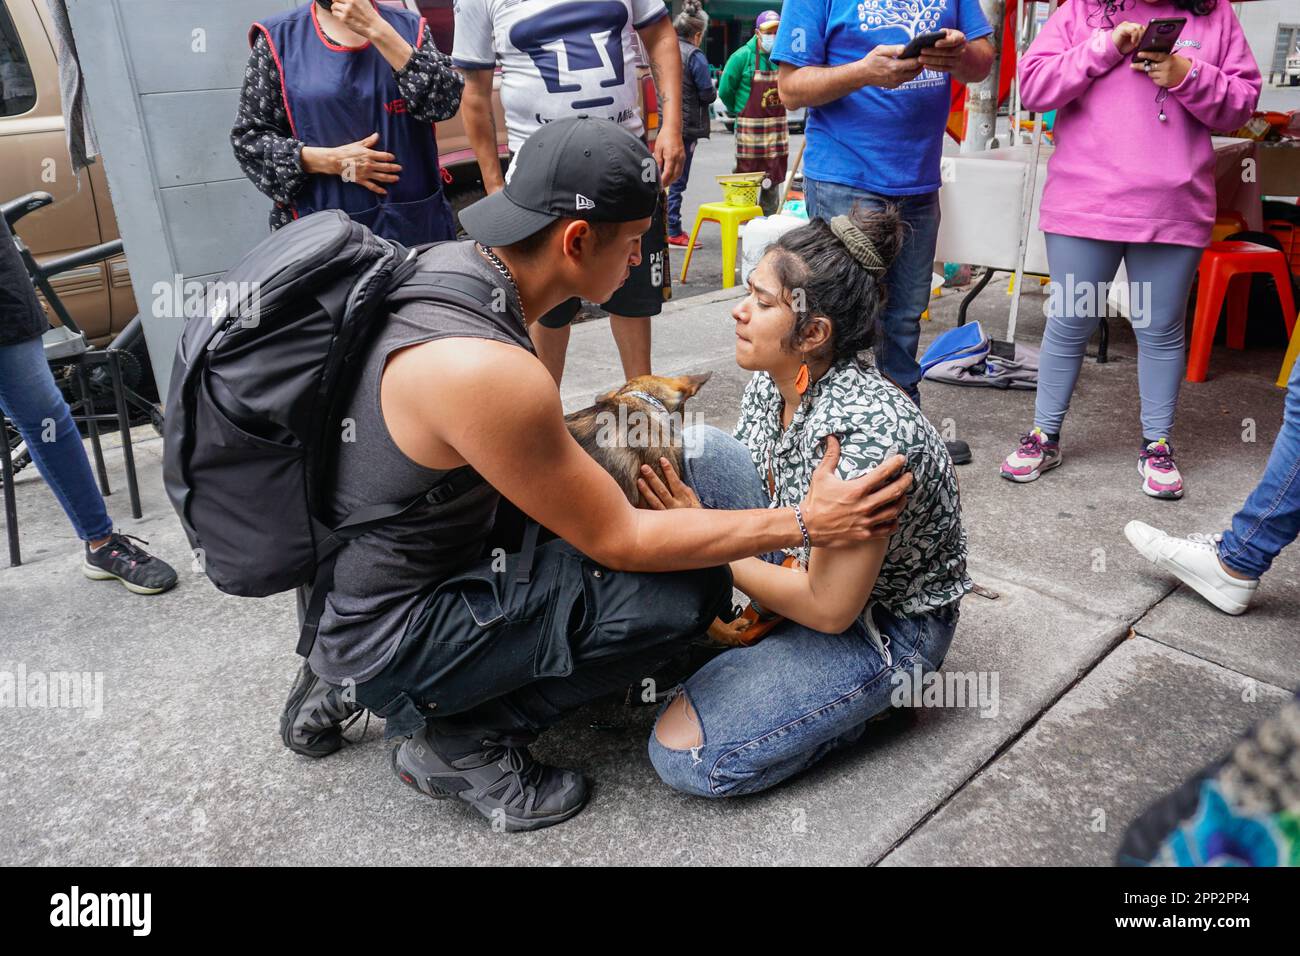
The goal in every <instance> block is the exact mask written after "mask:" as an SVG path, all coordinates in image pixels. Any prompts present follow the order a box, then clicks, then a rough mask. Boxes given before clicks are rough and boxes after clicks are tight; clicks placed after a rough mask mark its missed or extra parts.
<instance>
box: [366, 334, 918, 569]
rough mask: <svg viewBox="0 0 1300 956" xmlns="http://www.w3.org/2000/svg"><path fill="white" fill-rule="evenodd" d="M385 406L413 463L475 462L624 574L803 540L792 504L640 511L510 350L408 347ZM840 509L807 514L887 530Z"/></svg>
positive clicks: (542, 373) (532, 510)
mask: <svg viewBox="0 0 1300 956" xmlns="http://www.w3.org/2000/svg"><path fill="white" fill-rule="evenodd" d="M383 404H384V418H385V421H387V422H388V425H389V431H390V432H391V433H392V434H393V438H394V441H396V442H397V444H398V447H400V448H401V449H402V450H403V452H405V453H406V454H407V455H408V456H410V457H411V458H413V459H414V460H415V461H418V462H420V463H421V464H424V465H426V466H427V467H431V468H447V467H454V466H455V465H456V464H459V463H460V461H463V462H465V463H467V464H470V465H472V466H473V467H474V468H475V470H476V471H478V473H479V474H481V475H482V476H483V478H484V479H485V480H487V481H488V482H489V483H490V484H491V485H492V486H493V487H495V488H496V489H497V490H498V491H500V492H501V494H502V495H504V496H505V497H507V498H509V499H510V500H511V501H512V502H514V504H515V505H517V506H518V507H519V508H520V510H522V511H523V512H524V513H526V514H528V515H529V516H530V517H532V518H533V519H534V520H536V521H538V522H540V523H541V524H543V525H545V526H546V527H548V528H550V529H551V530H552V531H554V532H555V533H556V534H558V535H560V536H561V537H562V538H564V539H565V540H566V541H568V542H569V543H570V544H572V545H573V546H574V547H576V548H578V549H579V550H580V551H582V552H583V553H584V554H587V555H589V556H590V557H592V558H594V559H595V560H597V561H599V562H601V563H602V564H605V565H608V566H609V567H611V568H615V569H617V570H627V571H670V570H680V569H686V568H703V567H712V566H714V565H718V564H724V563H727V562H729V561H732V560H735V559H738V558H742V557H747V556H750V555H755V554H761V553H762V552H764V551H771V550H774V549H777V548H783V547H791V546H794V545H797V544H799V543H801V541H802V535H801V533H800V531H799V526H798V522H797V521H796V519H795V517H794V512H793V510H792V509H762V510H751V511H709V510H704V509H692V510H691V511H689V512H655V511H646V510H640V509H636V508H633V507H632V505H631V504H629V503H628V501H627V499H626V498H625V497H624V496H623V493H622V491H621V490H620V489H619V487H618V485H617V483H616V482H615V481H614V479H613V478H611V477H610V476H609V475H608V474H607V473H606V472H605V471H604V470H603V469H602V468H601V467H600V466H599V465H597V464H596V462H595V461H593V460H592V459H591V457H590V456H589V455H587V453H586V452H584V451H583V450H582V448H581V447H580V446H579V445H578V443H577V442H575V441H574V440H573V438H572V436H570V435H569V432H568V429H567V428H566V427H565V425H564V420H563V413H562V406H561V403H560V396H559V391H558V389H557V388H556V387H555V381H554V379H552V378H551V376H550V373H548V372H547V371H546V369H545V367H544V366H543V365H542V364H541V363H540V362H539V361H537V359H536V358H535V357H534V356H532V355H530V354H529V353H527V352H525V351H523V350H522V349H519V348H516V347H514V346H511V345H506V344H504V343H500V342H492V341H489V340H483V339H444V340H441V341H438V342H431V343H427V344H425V345H421V346H415V347H413V348H410V349H407V350H406V351H404V352H402V353H400V354H398V355H397V356H396V357H394V359H393V360H391V361H390V362H389V365H388V368H387V370H386V371H385V374H384V383H383ZM447 456H452V457H447ZM453 458H454V459H459V460H453ZM868 477H870V476H868ZM879 477H880V476H877V478H879ZM862 480H865V479H860V481H862ZM835 481H836V483H837V485H836V486H830V485H828V486H827V487H828V488H829V489H830V490H831V491H833V492H834V491H838V490H841V489H849V488H850V486H852V485H853V483H848V482H839V481H838V479H835ZM882 484H883V482H882ZM895 486H898V487H895ZM857 487H859V488H861V487H864V486H861V485H859V486H857ZM902 487H903V486H902V483H900V482H895V483H894V485H890V487H889V489H885V490H882V491H880V492H877V494H878V495H880V496H881V497H880V498H879V499H878V502H883V501H885V500H887V499H890V498H892V497H893V496H894V495H895V494H897V493H899V492H901V491H902ZM865 500H866V498H865V497H864V501H865ZM841 510H843V509H840V508H837V507H836V506H835V505H833V504H831V503H830V502H829V501H828V502H827V504H826V506H825V507H822V506H818V508H817V510H816V512H815V514H816V517H814V516H813V515H811V514H809V515H805V520H806V521H811V522H813V523H816V524H820V522H821V520H825V521H827V522H828V524H827V528H828V531H827V534H828V535H829V536H833V537H834V538H835V540H838V541H841V542H842V541H844V540H850V539H852V536H856V537H857V539H860V540H866V539H867V538H868V537H872V536H878V535H881V534H884V533H888V531H881V530H876V531H875V532H874V534H870V533H868V525H869V524H870V522H868V521H866V520H864V519H862V518H858V519H854V520H852V521H849V520H847V519H846V521H845V522H843V523H840V524H838V525H837V526H836V527H837V528H838V530H836V529H833V528H831V527H830V524H829V522H830V521H831V517H830V516H831V514H832V513H833V512H835V513H837V514H838V512H839V511H841ZM864 510H865V506H864ZM893 517H894V518H896V513H895V514H894V515H893ZM828 540H829V538H828Z"/></svg>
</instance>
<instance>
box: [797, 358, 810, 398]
mask: <svg viewBox="0 0 1300 956" xmlns="http://www.w3.org/2000/svg"><path fill="white" fill-rule="evenodd" d="M794 390H795V391H796V392H798V393H799V394H800V395H802V394H803V393H804V392H806V391H808V363H807V362H804V363H803V364H802V365H800V366H799V374H798V375H796V376H795V378H794Z"/></svg>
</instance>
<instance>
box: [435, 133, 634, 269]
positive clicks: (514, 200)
mask: <svg viewBox="0 0 1300 956" xmlns="http://www.w3.org/2000/svg"><path fill="white" fill-rule="evenodd" d="M658 201H659V167H658V166H657V165H656V164H655V160H654V157H653V156H651V155H650V150H648V149H646V145H645V143H643V142H641V140H640V139H639V138H637V137H636V136H634V135H632V134H631V133H629V132H628V131H627V130H625V129H624V128H623V127H621V126H619V125H618V124H617V123H615V122H614V121H613V120H607V119H597V118H594V117H590V116H573V117H566V118H565V119H560V120H554V121H552V122H550V123H546V124H545V125H544V126H542V127H540V128H539V129H538V130H537V132H535V133H533V135H532V136H530V137H528V139H527V140H525V141H524V144H523V145H522V146H520V147H519V154H518V155H517V156H516V157H515V167H514V172H513V173H512V174H511V176H510V181H509V182H508V183H506V185H505V188H504V189H500V190H498V191H497V192H495V193H493V194H492V195H490V196H486V197H484V198H483V199H480V200H479V201H478V202H476V203H474V204H473V205H470V206H466V207H465V208H464V209H462V210H461V212H460V224H461V226H462V227H463V228H464V229H465V232H467V233H468V234H469V235H470V236H471V237H472V238H474V239H477V240H478V241H479V242H481V243H483V244H484V245H486V246H508V245H510V244H511V243H515V242H519V241H520V240H522V239H527V238H528V237H529V236H531V235H533V233H535V232H539V231H540V230H542V229H544V228H546V227H547V226H549V225H550V224H551V223H553V222H555V221H556V220H557V219H560V218H569V219H586V220H589V221H591V222H631V221H632V220H634V219H648V218H650V217H651V216H653V215H654V212H655V206H656V204H657V203H658Z"/></svg>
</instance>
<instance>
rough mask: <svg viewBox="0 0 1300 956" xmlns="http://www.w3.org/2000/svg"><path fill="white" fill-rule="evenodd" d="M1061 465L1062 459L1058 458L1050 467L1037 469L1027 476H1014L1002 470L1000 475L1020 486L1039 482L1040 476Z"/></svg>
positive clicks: (1045, 466)
mask: <svg viewBox="0 0 1300 956" xmlns="http://www.w3.org/2000/svg"><path fill="white" fill-rule="evenodd" d="M1060 465H1061V459H1059V458H1058V459H1056V460H1055V461H1054V462H1052V463H1051V464H1050V465H1044V466H1043V467H1041V468H1039V469H1037V470H1036V471H1031V472H1030V473H1029V474H1027V475H1013V474H1010V473H1009V472H1005V471H1001V470H999V471H998V474H999V475H1001V476H1002V477H1003V478H1005V479H1006V480H1007V481H1014V482H1015V483H1016V484H1018V485H1026V484H1028V483H1029V482H1031V481H1037V480H1038V478H1039V476H1040V475H1042V474H1043V472H1046V471H1051V470H1052V469H1053V468H1059V467H1060Z"/></svg>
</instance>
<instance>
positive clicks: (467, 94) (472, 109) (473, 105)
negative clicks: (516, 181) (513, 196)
mask: <svg viewBox="0 0 1300 956" xmlns="http://www.w3.org/2000/svg"><path fill="white" fill-rule="evenodd" d="M463 72H464V74H465V91H464V93H462V94H461V98H460V115H461V119H462V120H464V122H465V135H466V136H468V137H469V144H470V146H471V147H473V149H474V158H475V159H477V160H478V168H479V172H480V173H481V174H482V176H483V188H484V189H486V190H487V192H489V193H494V192H496V191H497V190H498V189H501V188H502V187H503V186H505V178H504V177H503V176H502V175H501V160H500V158H499V157H498V155H497V123H496V117H495V116H493V115H492V71H491V70H464V71H463Z"/></svg>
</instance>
